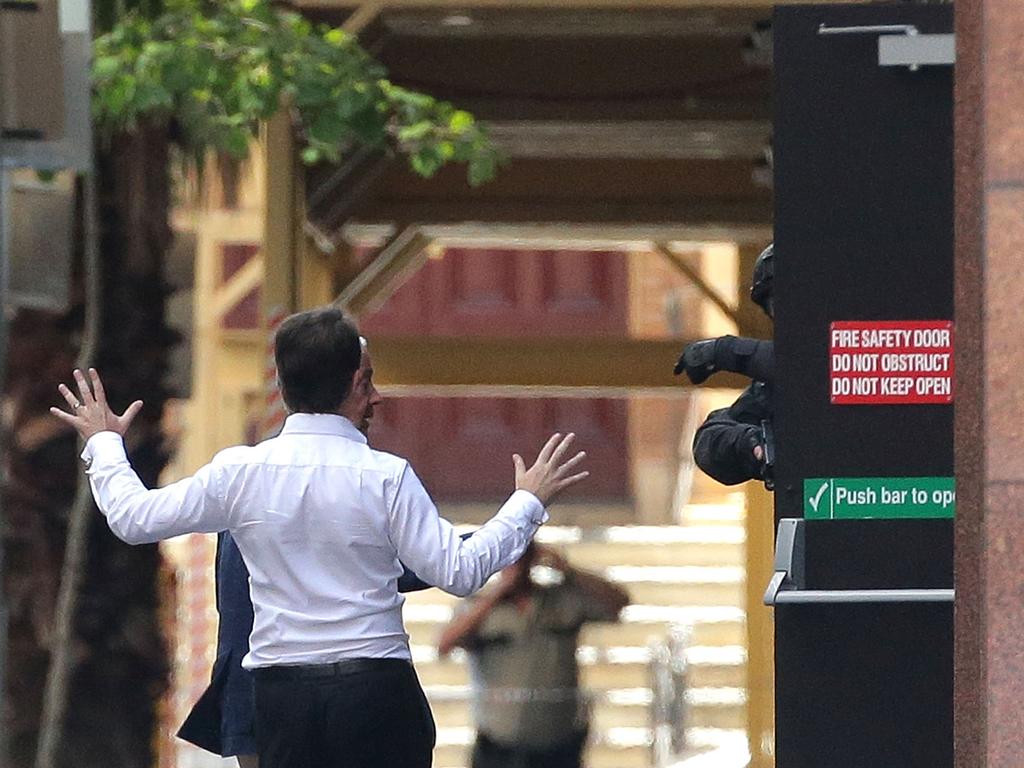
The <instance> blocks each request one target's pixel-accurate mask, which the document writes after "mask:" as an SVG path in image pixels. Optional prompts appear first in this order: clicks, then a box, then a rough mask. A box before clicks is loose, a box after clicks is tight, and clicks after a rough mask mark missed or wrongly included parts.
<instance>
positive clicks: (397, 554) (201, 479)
mask: <svg viewBox="0 0 1024 768" xmlns="http://www.w3.org/2000/svg"><path fill="white" fill-rule="evenodd" d="M275 360H276V363H277V370H278V377H279V384H280V387H281V392H282V395H283V399H284V401H285V404H286V405H287V407H288V410H289V411H290V415H289V416H288V418H287V419H286V421H285V425H284V428H283V429H282V431H281V434H280V435H278V436H277V437H275V438H272V439H270V440H265V441H264V442H262V443H260V444H259V445H257V446H237V447H234V448H229V449H227V450H225V451H221V452H220V453H219V454H217V456H216V457H215V458H214V459H213V461H212V462H211V463H210V464H208V465H206V466H205V467H202V468H201V469H200V470H199V471H198V472H196V473H195V474H194V475H193V476H191V477H188V478H184V479H183V480H180V481H178V482H176V483H173V484H171V485H169V486H166V487H164V488H160V489H154V490H149V489H147V488H146V487H145V486H144V485H143V484H142V482H141V481H140V480H139V478H138V476H137V475H136V474H135V472H134V470H133V469H132V467H131V464H130V463H129V461H128V459H127V456H126V454H125V448H124V441H123V435H124V433H125V432H126V431H127V429H128V427H129V426H130V424H131V422H132V420H133V419H134V417H135V415H136V414H137V413H138V412H139V410H140V409H141V408H142V402H141V401H135V402H133V403H132V404H131V405H130V406H128V408H127V409H126V410H125V412H124V413H123V414H121V415H118V414H116V413H115V412H114V411H112V410H111V408H110V406H109V405H108V404H107V400H106V394H105V392H104V389H103V384H102V381H101V380H100V377H99V374H98V373H97V372H96V371H95V370H92V369H90V371H89V379H88V380H87V379H86V376H85V374H84V373H83V372H82V371H78V370H76V371H75V372H74V378H75V383H76V388H77V393H74V392H72V391H71V389H70V388H68V387H67V386H65V385H63V384H62V385H60V388H59V389H60V394H61V395H62V397H63V398H64V400H65V402H66V403H67V406H68V410H67V411H63V410H60V409H57V408H52V409H51V413H53V414H54V415H55V416H57V417H58V418H60V419H61V420H62V421H64V422H65V423H67V424H69V425H71V426H72V427H74V428H75V429H76V430H77V431H78V433H79V435H80V436H81V437H82V439H83V441H84V442H85V450H84V451H83V454H82V458H83V460H84V461H85V463H86V467H87V473H88V475H89V480H90V485H91V488H92V492H93V496H94V498H95V499H96V503H97V506H98V507H99V509H100V511H101V512H102V513H103V514H104V515H105V517H106V519H107V524H108V525H109V526H110V528H111V530H112V531H113V532H114V533H115V535H117V536H118V537H119V538H121V539H122V540H123V541H125V542H127V543H129V544H142V543H149V542H155V541H159V540H161V539H166V538H170V537H172V536H178V535H181V534H184V533H214V532H219V531H225V530H226V531H229V532H230V533H231V535H232V538H233V539H234V540H235V542H236V543H237V545H238V549H239V552H240V553H241V555H242V559H243V561H244V563H245V565H246V567H247V569H248V571H249V585H250V595H251V598H252V603H253V608H254V616H253V629H252V632H251V634H250V636H249V652H248V653H247V654H246V656H245V658H244V659H243V661H242V664H243V666H244V667H245V668H246V669H250V670H253V671H254V676H255V681H256V685H255V691H256V748H257V751H258V754H259V761H260V765H261V766H262V768H332V766H336V767H337V768H341V767H342V766H345V768H382V767H383V766H402V768H427V767H428V766H429V765H430V764H431V758H432V750H433V746H434V740H435V729H434V721H433V717H432V715H431V713H430V709H429V707H428V705H427V702H426V699H425V697H424V696H423V691H422V688H421V687H420V684H419V680H418V679H417V677H416V673H415V671H414V670H413V667H412V663H411V653H410V649H409V638H408V635H407V634H406V632H405V629H404V626H403V623H402V604H403V602H404V599H403V598H402V597H400V596H399V594H398V578H399V576H400V575H401V573H402V568H401V566H400V563H399V559H401V560H402V561H404V562H406V563H407V564H408V565H409V566H410V567H412V568H414V569H415V570H416V572H418V573H420V574H421V575H422V577H423V578H424V579H425V580H426V581H428V582H429V583H433V584H437V585H439V586H440V587H441V588H442V589H444V590H445V591H447V592H450V593H452V594H455V595H459V596H465V595H468V594H471V593H472V592H474V591H476V590H477V589H479V588H480V587H481V586H482V585H483V584H484V583H485V582H486V581H487V579H488V578H489V577H490V576H491V575H492V574H493V573H495V572H497V571H498V570H500V569H502V568H504V567H505V566H507V565H509V564H511V563H513V562H515V561H516V560H518V559H519V557H520V556H521V555H522V553H523V552H524V551H525V550H526V548H527V547H528V545H529V544H530V542H531V541H532V539H533V535H534V534H535V533H536V531H537V529H538V528H539V527H540V525H542V524H543V523H544V522H546V521H547V517H548V516H547V511H546V510H545V505H546V504H548V503H549V502H551V501H552V500H553V499H554V498H555V497H556V496H557V495H558V494H559V493H560V492H562V491H563V490H565V489H566V488H569V487H570V486H572V485H575V484H576V483H578V482H580V481H581V480H583V479H585V478H586V477H587V474H588V473H587V472H585V471H582V472H581V471H577V467H578V466H579V464H580V462H582V460H583V459H584V458H585V454H584V453H583V452H579V453H577V454H575V455H574V456H572V457H571V458H568V459H566V456H567V454H568V451H569V449H570V447H571V445H572V442H573V437H574V436H573V435H571V434H570V435H566V436H564V437H563V436H562V435H560V434H555V435H553V436H552V437H551V438H550V439H549V440H548V442H547V443H546V444H545V445H544V447H543V448H542V449H541V451H540V453H539V455H538V457H537V460H536V461H535V462H534V464H533V465H532V466H530V467H529V468H527V466H526V464H525V462H524V461H523V459H522V458H521V457H520V456H519V455H518V454H514V455H513V457H512V459H513V465H514V468H515V486H516V490H515V491H514V492H513V493H512V495H511V496H510V497H509V499H508V501H506V502H505V504H504V505H503V506H502V507H501V509H499V510H498V512H497V514H496V515H495V516H494V517H493V518H491V520H489V521H488V522H487V523H485V524H484V525H483V526H481V527H480V528H479V529H478V530H477V531H476V532H475V533H474V535H473V537H472V538H470V539H468V540H463V539H462V538H460V537H459V535H458V534H457V533H456V532H455V529H454V527H453V526H452V525H451V523H449V522H448V521H446V520H444V519H443V518H441V517H440V516H439V515H438V512H437V508H436V507H435V506H434V504H433V502H432V501H431V499H430V497H429V496H428V495H427V492H426V490H425V489H424V488H423V486H422V484H421V483H420V481H419V479H418V478H417V477H416V475H415V473H414V472H413V470H412V468H411V467H410V466H409V464H408V462H406V461H405V460H404V459H401V458H399V457H397V456H392V455H390V454H386V453H382V452H379V451H373V450H372V449H370V448H369V446H368V445H367V443H366V435H365V434H364V433H365V431H366V429H367V427H368V424H369V422H370V420H371V419H372V418H373V411H374V407H375V406H376V405H379V404H380V402H381V401H382V398H381V396H380V394H379V393H378V392H377V389H376V387H375V386H374V384H373V367H372V363H371V360H370V355H369V353H368V352H367V351H366V349H365V346H364V344H363V343H362V339H361V338H360V336H359V332H358V330H357V329H356V327H355V325H354V324H353V323H352V322H351V321H350V320H349V319H348V318H347V317H345V315H344V314H343V313H342V312H341V311H340V310H338V309H335V308H325V309H319V310H311V311H308V312H301V313H299V314H296V315H293V316H291V317H290V318H288V319H287V320H285V322H284V323H282V325H281V327H280V329H279V330H278V332H277V334H276V337H275Z"/></svg>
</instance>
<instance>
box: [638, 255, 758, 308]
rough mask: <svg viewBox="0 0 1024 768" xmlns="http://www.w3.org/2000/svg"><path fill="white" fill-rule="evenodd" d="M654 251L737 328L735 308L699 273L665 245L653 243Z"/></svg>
mask: <svg viewBox="0 0 1024 768" xmlns="http://www.w3.org/2000/svg"><path fill="white" fill-rule="evenodd" d="M654 250H655V251H656V252H657V253H659V254H661V256H662V257H663V258H664V259H665V260H666V261H667V262H668V263H669V264H671V265H672V266H673V267H674V268H675V270H676V271H677V272H679V274H681V275H683V277H685V278H686V279H687V280H689V281H690V282H691V283H693V285H694V286H696V288H697V290H699V291H700V292H701V294H702V295H703V296H704V297H705V298H706V299H707V300H708V301H710V302H711V303H712V304H714V305H715V306H716V307H718V308H719V309H720V310H721V311H722V313H723V314H724V315H725V316H726V317H728V318H729V319H730V320H732V321H733V322H734V323H736V326H737V327H739V325H740V315H739V312H738V311H737V309H736V307H735V306H733V305H732V304H730V303H729V302H728V301H726V300H725V297H723V296H722V294H720V293H719V292H718V291H716V290H715V288H714V287H713V286H712V285H711V284H710V283H708V282H707V281H706V280H705V279H704V278H703V277H702V276H701V274H700V272H698V271H697V270H695V269H694V268H693V267H691V266H690V265H689V264H687V263H686V261H685V260H683V259H682V258H681V257H680V256H679V254H678V253H676V252H675V251H673V250H672V249H671V248H669V246H668V245H667V244H665V243H655V244H654Z"/></svg>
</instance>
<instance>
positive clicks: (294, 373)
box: [274, 307, 363, 413]
mask: <svg viewBox="0 0 1024 768" xmlns="http://www.w3.org/2000/svg"><path fill="white" fill-rule="evenodd" d="M362 353H363V352H362V344H361V342H360V340H359V331H358V330H357V329H356V326H355V323H353V322H352V321H351V320H349V319H348V318H347V317H345V313H344V312H342V311H341V310H340V309H334V308H333V307H330V308H326V309H313V310H310V311H308V312H299V313H298V314H295V315H292V316H291V317H289V318H287V319H286V320H285V321H284V322H283V323H281V327H280V328H278V329H277V333H276V334H275V335H274V360H275V362H276V363H277V377H278V380H279V381H280V385H281V395H282V397H283V398H284V402H285V405H287V406H288V409H289V410H290V411H292V412H293V413H334V412H335V411H337V410H338V407H339V406H340V405H341V403H342V401H343V400H344V399H345V398H346V397H348V394H349V390H350V389H351V388H352V375H353V374H354V373H355V372H356V371H357V370H359V362H360V358H361V357H362Z"/></svg>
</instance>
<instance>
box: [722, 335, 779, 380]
mask: <svg viewBox="0 0 1024 768" xmlns="http://www.w3.org/2000/svg"><path fill="white" fill-rule="evenodd" d="M715 366H716V367H717V368H718V370H721V371H733V372H735V373H741V374H743V375H744V376H749V377H750V378H751V379H753V380H754V381H764V382H769V383H770V382H771V381H772V380H773V379H774V378H775V344H774V343H773V342H771V341H765V340H764V339H751V338H747V337H746V336H739V337H736V336H723V337H722V338H721V339H719V341H718V343H716V344H715Z"/></svg>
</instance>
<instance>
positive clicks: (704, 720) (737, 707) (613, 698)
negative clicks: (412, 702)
mask: <svg viewBox="0 0 1024 768" xmlns="http://www.w3.org/2000/svg"><path fill="white" fill-rule="evenodd" d="M424 690H425V692H426V694H427V700H428V701H429V702H430V709H431V711H432V712H433V713H434V720H435V722H436V723H437V727H438V728H439V729H442V728H446V729H454V728H460V727H466V728H468V727H471V726H472V724H473V719H472V712H471V707H470V697H471V692H470V688H469V686H468V685H447V686H445V685H441V686H424ZM591 693H592V696H593V699H592V700H593V702H594V716H595V720H594V723H595V725H597V726H598V727H597V728H595V729H594V733H595V734H597V735H596V736H595V738H597V737H599V736H600V734H601V733H607V732H608V730H609V729H613V728H618V727H621V726H631V727H644V728H646V727H647V725H648V723H649V720H648V717H649V707H650V702H651V695H650V691H648V690H647V689H641V688H635V689H620V690H611V691H596V690H594V689H591ZM746 701H747V696H746V690H745V689H743V688H731V687H723V688H691V689H688V690H687V691H686V703H687V723H688V727H693V728H711V729H726V730H728V729H742V728H744V727H745V724H746V715H745V712H746V710H745V707H746ZM619 715H621V716H622V717H623V719H625V720H627V721H628V722H621V721H619V720H618V719H617V718H618V716H619Z"/></svg>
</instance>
